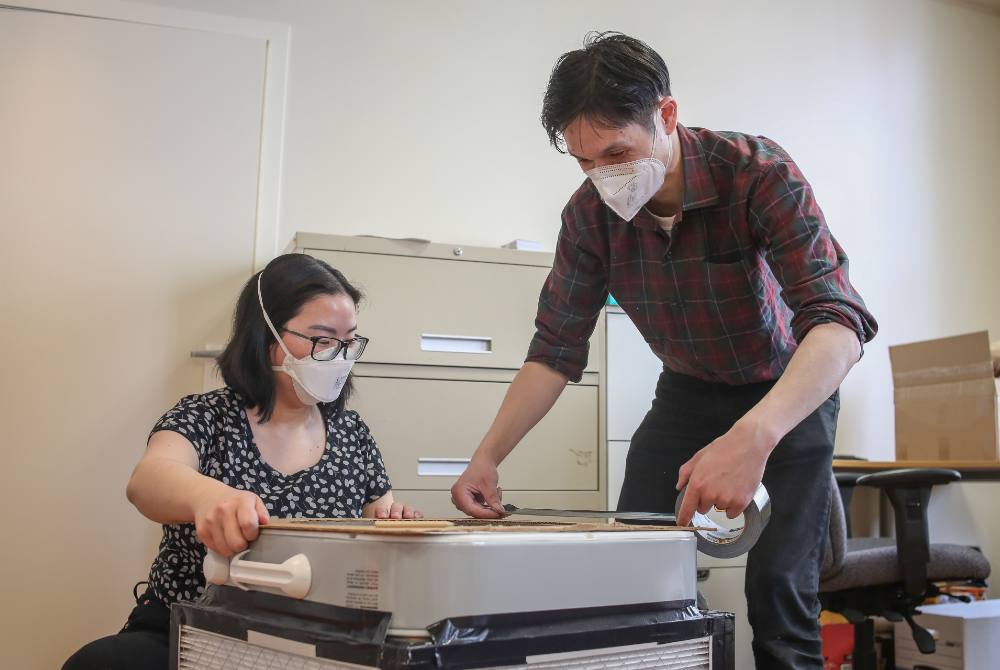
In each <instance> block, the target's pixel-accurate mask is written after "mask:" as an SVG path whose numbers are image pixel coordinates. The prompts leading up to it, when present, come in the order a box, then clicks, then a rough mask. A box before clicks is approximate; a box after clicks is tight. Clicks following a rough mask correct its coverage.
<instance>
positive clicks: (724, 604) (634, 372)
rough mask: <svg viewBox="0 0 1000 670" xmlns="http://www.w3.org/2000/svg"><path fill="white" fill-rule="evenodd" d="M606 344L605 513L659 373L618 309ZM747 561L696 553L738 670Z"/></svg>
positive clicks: (745, 630) (614, 500) (745, 661)
mask: <svg viewBox="0 0 1000 670" xmlns="http://www.w3.org/2000/svg"><path fill="white" fill-rule="evenodd" d="M605 324H606V337H605V342H606V344H607V363H606V365H605V370H606V373H607V375H606V376H607V380H608V381H607V403H608V406H607V417H608V470H607V472H608V482H607V490H608V499H607V504H608V509H616V507H617V505H618V494H619V493H620V492H621V485H622V480H623V479H624V477H625V460H626V457H627V456H628V447H629V441H630V440H631V439H632V434H633V433H635V430H636V428H638V427H639V424H640V423H641V422H642V419H643V417H644V416H645V415H646V412H647V411H649V408H650V405H651V404H652V401H653V394H654V391H655V390H656V380H657V379H658V378H659V376H660V371H661V370H662V368H663V365H662V363H661V362H660V359H659V358H657V357H656V356H655V355H654V354H653V352H652V351H651V350H650V348H649V345H648V344H646V341H645V340H644V339H643V338H642V335H640V334H639V331H638V330H637V329H636V327H635V325H634V324H633V323H632V321H631V320H630V319H629V318H628V316H626V315H625V313H624V312H623V311H622V310H621V308H620V307H611V306H609V307H607V308H606V309H605ZM745 575H746V556H739V557H737V558H733V559H729V560H723V559H719V558H712V557H710V556H703V555H701V554H698V582H699V583H698V591H699V592H700V593H701V594H702V596H704V598H705V600H706V601H707V602H708V606H709V607H711V608H712V609H716V610H721V611H724V612H733V613H734V614H735V615H736V670H752V669H753V667H754V662H753V652H752V650H751V647H750V641H751V632H750V624H749V623H748V622H747V604H746V597H745V596H744V594H743V583H744V578H745Z"/></svg>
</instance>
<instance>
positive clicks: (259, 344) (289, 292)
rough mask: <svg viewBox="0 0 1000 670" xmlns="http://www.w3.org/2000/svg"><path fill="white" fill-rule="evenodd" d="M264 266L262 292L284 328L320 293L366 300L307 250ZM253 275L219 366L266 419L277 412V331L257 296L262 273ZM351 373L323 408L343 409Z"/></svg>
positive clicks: (247, 402) (277, 324) (239, 302)
mask: <svg viewBox="0 0 1000 670" xmlns="http://www.w3.org/2000/svg"><path fill="white" fill-rule="evenodd" d="M261 272H263V275H264V276H263V279H262V280H261V283H260V290H261V295H262V296H263V299H264V306H265V307H266V308H267V315H268V316H269V317H271V322H272V323H273V324H274V327H275V329H276V330H277V331H278V332H279V333H280V332H281V329H282V328H284V327H285V324H286V323H288V322H289V321H290V320H291V319H292V318H294V317H295V315H296V314H298V313H299V310H300V309H302V306H303V305H304V304H306V303H307V302H309V301H310V300H312V299H313V298H315V297H316V296H320V295H339V294H341V293H343V294H346V295H348V296H350V298H351V300H353V301H354V305H355V307H356V306H357V305H358V303H360V302H361V298H362V295H361V291H359V290H358V289H356V288H355V287H354V286H352V285H351V283H350V282H348V281H347V278H346V277H344V275H343V274H341V273H340V272H339V271H338V270H335V269H333V268H332V267H330V265H329V264H327V263H325V262H323V261H321V260H319V259H318V258H313V257H312V256H308V255H306V254H284V255H282V256H278V257H277V258H275V259H274V260H273V261H271V262H270V263H268V264H267V267H265V268H264V269H263V270H262V271H261ZM260 274H261V273H260V272H258V273H257V274H255V275H254V276H253V277H251V278H250V281H248V282H247V283H246V285H245V286H244V287H243V290H242V291H241V292H240V297H239V298H238V299H237V301H236V311H235V314H234V315H233V334H232V336H231V337H230V339H229V344H227V345H226V348H225V349H224V350H223V351H222V354H221V355H220V356H219V359H218V363H219V371H220V372H221V373H222V378H223V379H224V380H225V382H226V384H227V385H228V386H229V387H231V388H232V389H234V390H235V391H237V392H238V393H239V394H240V395H241V396H242V398H241V400H242V402H243V407H244V408H247V407H254V408H256V411H257V418H258V420H259V421H260V422H261V423H264V422H266V421H268V420H270V418H271V413H272V412H274V402H275V395H276V392H275V383H274V374H275V373H274V372H273V371H272V370H271V353H270V349H271V345H272V344H274V342H275V339H274V335H273V334H272V333H271V329H270V328H268V327H267V322H265V321H264V314H263V312H261V309H260V302H259V301H258V299H257V278H258V276H260ZM352 386H353V384H352V378H351V377H348V379H347V383H346V384H344V389H343V391H341V393H340V397H339V398H337V399H336V400H335V401H334V402H333V403H329V404H327V403H320V406H321V408H329V409H332V410H333V412H334V413H335V414H336V413H339V412H341V411H343V409H344V407H345V405H346V404H347V400H348V399H349V398H350V395H351V390H352Z"/></svg>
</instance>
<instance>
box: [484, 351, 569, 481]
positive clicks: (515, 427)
mask: <svg viewBox="0 0 1000 670" xmlns="http://www.w3.org/2000/svg"><path fill="white" fill-rule="evenodd" d="M567 383H568V380H567V379H566V377H564V376H563V375H562V374H560V373H559V372H556V371H555V370H553V369H552V368H550V367H549V366H547V365H545V364H544V363H535V362H529V363H525V364H524V365H523V366H522V367H521V369H520V370H519V371H518V373H517V374H516V375H515V376H514V381H513V382H512V383H511V385H510V388H509V389H507V395H506V396H504V399H503V403H502V404H501V405H500V410H499V411H498V412H497V416H496V418H495V419H494V420H493V425H492V426H490V429H489V431H488V432H487V433H486V436H485V437H483V441H482V442H481V443H480V445H479V448H478V449H477V450H476V457H485V458H487V459H489V460H490V461H491V462H492V463H493V464H495V465H499V464H500V462H501V461H503V459H504V458H506V457H507V454H509V453H510V452H511V450H512V449H513V448H514V447H515V446H517V443H518V442H520V441H521V438H523V437H524V436H525V435H526V434H527V433H528V431H529V430H531V429H532V428H534V427H535V424H537V423H538V422H539V421H541V419H542V417H543V416H545V414H546V412H548V411H549V410H550V409H551V408H552V405H554V404H555V402H556V400H558V398H559V395H560V394H561V393H562V390H563V389H564V388H566V384H567Z"/></svg>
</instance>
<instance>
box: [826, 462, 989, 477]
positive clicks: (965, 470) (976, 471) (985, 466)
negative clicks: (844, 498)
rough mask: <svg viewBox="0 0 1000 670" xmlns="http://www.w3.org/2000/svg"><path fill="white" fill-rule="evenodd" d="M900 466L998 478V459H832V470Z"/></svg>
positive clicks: (870, 469)
mask: <svg viewBox="0 0 1000 670" xmlns="http://www.w3.org/2000/svg"><path fill="white" fill-rule="evenodd" d="M902 468H948V469H950V470H958V472H959V473H961V475H962V477H963V478H964V479H990V480H1000V461H855V460H852V459H844V458H835V459H833V471H834V472H882V471H884V470H898V469H902Z"/></svg>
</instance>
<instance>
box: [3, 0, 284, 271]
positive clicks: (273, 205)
mask: <svg viewBox="0 0 1000 670" xmlns="http://www.w3.org/2000/svg"><path fill="white" fill-rule="evenodd" d="M0 9H15V10H17V9H20V10H28V11H37V12H45V13H49V14H63V15H68V16H79V17H84V18H92V19H105V20H111V21H124V22H126V23H140V24H145V25H153V26H164V27H168V28H183V29H188V30H202V31H207V32H214V33H222V34H226V35H239V36H243V37H253V38H258V39H262V40H264V42H265V44H266V50H265V53H266V56H265V63H264V98H263V105H262V114H261V124H260V154H259V156H258V163H257V205H256V215H255V219H254V236H253V237H254V249H253V264H254V267H253V270H258V269H261V268H263V267H264V266H265V265H266V264H267V262H268V261H270V260H271V259H272V258H274V257H275V256H276V255H277V254H278V253H280V252H281V246H280V241H279V239H278V234H279V231H280V220H279V219H280V207H281V175H282V165H283V155H284V139H285V106H286V102H287V97H288V63H289V58H288V52H289V45H290V41H291V27H290V26H289V25H287V24H282V23H274V22H271V21H261V20H258V19H247V18H242V17H236V16H225V15H221V14H210V13H206V12H200V11H190V10H185V9H176V8H172V7H163V6H160V5H146V4H139V3H132V2H127V1H125V0H0Z"/></svg>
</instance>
